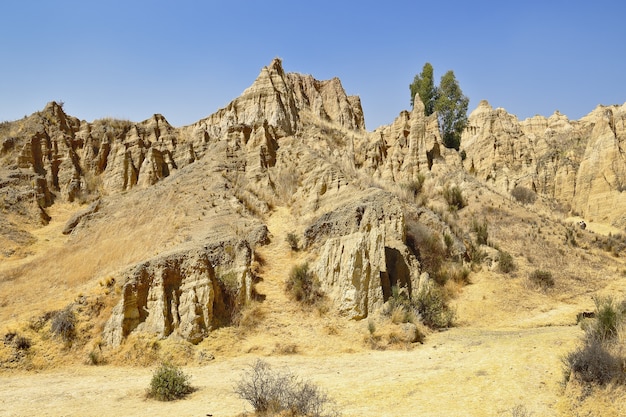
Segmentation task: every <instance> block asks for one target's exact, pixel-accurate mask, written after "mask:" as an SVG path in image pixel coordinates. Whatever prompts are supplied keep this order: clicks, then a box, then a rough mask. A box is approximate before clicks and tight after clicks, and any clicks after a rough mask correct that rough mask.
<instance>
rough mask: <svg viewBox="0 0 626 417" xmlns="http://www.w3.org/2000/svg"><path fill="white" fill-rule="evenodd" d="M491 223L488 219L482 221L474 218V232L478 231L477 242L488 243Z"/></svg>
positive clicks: (479, 243) (480, 243)
mask: <svg viewBox="0 0 626 417" xmlns="http://www.w3.org/2000/svg"><path fill="white" fill-rule="evenodd" d="M488 229H489V224H488V223H487V220H486V219H485V220H483V221H482V223H481V222H479V221H478V220H476V219H474V220H472V232H474V233H476V244H478V245H487V242H488V241H489V230H488Z"/></svg>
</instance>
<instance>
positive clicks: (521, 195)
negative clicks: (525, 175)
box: [511, 185, 537, 204]
mask: <svg viewBox="0 0 626 417" xmlns="http://www.w3.org/2000/svg"><path fill="white" fill-rule="evenodd" d="M511 196H512V197H513V198H514V199H515V200H517V201H518V202H520V203H522V204H533V203H534V202H535V200H537V194H535V192H534V191H532V190H530V189H528V188H526V187H522V186H520V185H518V186H516V187H515V188H513V189H512V190H511Z"/></svg>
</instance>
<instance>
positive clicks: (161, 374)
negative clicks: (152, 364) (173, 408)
mask: <svg viewBox="0 0 626 417" xmlns="http://www.w3.org/2000/svg"><path fill="white" fill-rule="evenodd" d="M192 391H193V388H192V387H191V385H190V384H189V376H188V375H186V374H185V373H184V372H183V371H182V369H180V368H179V367H177V366H175V365H172V364H170V363H163V364H161V366H159V368H158V369H157V370H156V371H155V372H154V375H152V380H151V381H150V388H149V390H148V396H149V397H150V398H154V399H156V400H159V401H172V400H176V399H179V398H183V397H184V396H185V395H187V394H189V393H191V392H192Z"/></svg>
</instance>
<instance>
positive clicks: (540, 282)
mask: <svg viewBox="0 0 626 417" xmlns="http://www.w3.org/2000/svg"><path fill="white" fill-rule="evenodd" d="M528 280H529V281H530V282H531V283H532V284H533V285H534V286H536V287H539V288H541V289H542V290H547V289H549V288H552V287H554V278H553V277H552V273H551V272H550V271H543V270H541V269H536V270H534V271H533V272H532V273H531V274H530V275H529V276H528Z"/></svg>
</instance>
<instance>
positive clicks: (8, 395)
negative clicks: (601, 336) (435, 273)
mask: <svg viewBox="0 0 626 417" xmlns="http://www.w3.org/2000/svg"><path fill="white" fill-rule="evenodd" d="M579 332H580V330H579V329H578V328H576V327H573V326H572V327H548V328H540V329H527V330H502V331H494V330H482V329H481V330H479V329H463V328H457V329H452V330H449V331H446V332H442V333H437V334H433V335H431V336H430V337H429V339H428V341H427V343H426V344H425V345H423V346H420V347H418V348H416V349H414V350H412V351H386V352H380V351H368V352H361V353H354V354H338V355H332V356H326V357H307V356H300V355H293V356H280V357H270V358H265V360H267V361H268V362H269V363H270V364H271V365H273V366H274V367H275V368H276V369H282V368H285V367H287V368H288V369H289V370H291V371H292V372H294V373H296V374H297V375H300V376H302V377H304V378H307V379H311V380H313V381H314V382H316V383H317V384H318V385H320V386H321V387H323V388H324V389H325V390H327V391H328V393H329V394H330V395H331V396H332V397H333V398H335V400H336V401H337V404H338V406H339V408H340V410H341V411H342V412H343V415H344V416H372V417H374V416H376V417H379V416H441V415H446V416H457V415H464V416H502V415H507V413H508V411H509V410H510V409H511V408H512V407H514V406H516V405H518V404H524V405H525V406H526V408H527V409H528V410H529V411H532V412H533V413H534V415H537V416H559V415H563V414H561V413H559V412H558V408H559V405H558V399H559V397H560V393H561V389H562V388H561V386H560V381H561V380H562V373H561V365H560V364H561V359H560V358H561V357H562V355H563V354H564V353H565V352H567V351H569V350H570V349H571V348H572V343H573V341H574V340H575V339H576V337H577V335H578V334H579ZM252 361H253V358H251V357H247V358H241V357H240V358H232V359H227V360H220V359H219V358H218V359H216V360H215V361H213V362H211V363H210V364H209V365H207V366H203V367H191V368H185V371H186V372H187V373H188V374H190V375H191V376H192V379H191V381H192V383H193V385H194V386H195V387H197V388H198V390H197V391H196V392H195V393H193V394H192V395H191V396H190V397H188V398H187V399H184V400H181V401H176V402H172V403H160V402H158V401H153V400H147V399H145V390H146V388H147V386H148V384H149V381H150V377H151V372H152V370H150V369H141V368H117V367H107V366H105V367H79V368H74V369H66V370H56V371H50V372H43V373H40V374H26V373H24V374H17V375H16V374H13V375H4V376H0V415H2V416H30V415H41V416H109V415H125V416H154V417H158V416H164V417H170V416H174V415H176V416H206V415H207V414H212V415H213V416H215V417H218V416H235V415H237V414H238V413H241V412H243V411H244V410H247V411H251V407H250V406H249V404H247V403H246V402H244V401H242V400H240V399H239V398H237V397H236V396H235V395H234V394H233V386H234V384H235V383H236V382H237V381H238V380H239V378H240V377H241V375H242V373H243V372H244V371H245V370H246V369H247V367H248V365H249V364H250V363H251V362H252Z"/></svg>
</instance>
